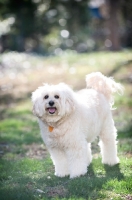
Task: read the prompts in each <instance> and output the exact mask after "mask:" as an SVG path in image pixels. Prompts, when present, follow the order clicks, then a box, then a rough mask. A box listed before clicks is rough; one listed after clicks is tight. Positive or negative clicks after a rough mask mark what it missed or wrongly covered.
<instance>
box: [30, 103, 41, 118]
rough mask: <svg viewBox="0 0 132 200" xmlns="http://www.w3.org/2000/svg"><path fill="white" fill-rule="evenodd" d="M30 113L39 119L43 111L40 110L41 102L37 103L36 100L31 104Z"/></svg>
mask: <svg viewBox="0 0 132 200" xmlns="http://www.w3.org/2000/svg"><path fill="white" fill-rule="evenodd" d="M32 112H33V114H34V115H35V116H37V117H38V118H41V117H42V116H43V110H42V106H41V102H39V100H36V101H35V102H34V103H33V109H32Z"/></svg>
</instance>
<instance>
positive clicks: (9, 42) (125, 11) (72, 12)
mask: <svg viewBox="0 0 132 200" xmlns="http://www.w3.org/2000/svg"><path fill="white" fill-rule="evenodd" d="M126 47H127V48H130V47H132V1H131V0H127V1H126V0H116V1H114V0H89V1H88V0H19V1H17V0H0V52H5V51H10V50H11V51H18V52H23V51H25V52H27V53H38V54H41V55H51V54H53V55H60V54H62V52H63V51H65V50H72V51H77V52H79V53H82V52H90V51H95V50H120V49H122V48H126Z"/></svg>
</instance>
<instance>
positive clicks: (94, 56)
mask: <svg viewBox="0 0 132 200" xmlns="http://www.w3.org/2000/svg"><path fill="white" fill-rule="evenodd" d="M130 55H131V51H128V52H119V53H118V52H117V53H102V52H101V53H91V54H88V55H87V54H82V55H78V56H77V55H76V54H75V55H73V54H68V55H63V56H62V57H60V58H59V57H54V58H47V59H45V60H42V58H41V59H40V61H39V62H42V61H44V62H45V64H46V63H47V65H49V63H50V64H51V65H53V64H54V68H55V69H56V68H58V65H61V63H62V62H67V63H68V65H70V66H71V67H74V68H75V71H76V73H75V74H74V73H73V74H72V73H71V74H68V71H65V73H64V74H62V77H64V80H66V82H68V83H70V84H72V85H73V88H74V89H79V88H80V86H82V85H83V84H82V79H84V74H86V73H88V72H90V71H96V70H98V71H100V69H101V71H102V72H104V73H106V74H107V73H109V72H110V71H112V70H114V69H116V70H115V73H114V74H113V76H114V77H115V79H118V80H119V81H120V80H121V82H122V83H124V85H125V94H124V96H116V104H115V107H117V110H115V111H113V115H114V119H115V123H116V126H117V129H118V141H119V142H118V154H119V157H120V164H119V165H115V166H113V167H109V166H107V165H103V164H102V163H101V157H100V154H99V147H98V146H97V141H96V142H95V143H94V144H93V146H92V150H93V161H92V164H91V165H90V166H89V167H88V172H87V174H86V175H85V176H81V177H79V178H75V179H69V177H65V178H58V177H56V176H54V166H53V164H52V161H51V159H50V156H49V154H48V152H47V151H46V148H45V146H44V144H43V141H42V139H41V137H40V134H39V127H38V123H37V119H36V118H35V117H34V116H33V114H32V105H31V102H30V99H27V98H25V99H23V100H21V101H20V100H19V101H16V100H15V101H14V102H13V105H12V102H11V104H9V105H7V104H6V103H5V104H4V103H3V104H1V107H0V110H1V115H0V117H1V121H0V156H1V158H0V200H48V199H54V200H57V199H62V200H76V199H78V200H86V199H87V200H99V199H102V200H111V199H114V200H124V199H126V200H127V199H128V200H129V199H132V145H131V144H132V126H131V119H132V115H131V113H132V112H131V111H132V99H131V94H132V93H131V84H130V82H125V81H124V79H123V78H124V77H126V76H129V74H130V72H131V68H132V66H131V64H130V65H129V66H127V67H124V68H122V67H121V68H120V69H118V70H117V68H118V65H119V63H122V62H124V61H126V60H129V59H130ZM35 59H36V58H35ZM64 60H65V61H64ZM108 60H109V61H110V60H111V63H108ZM117 61H118V62H117ZM35 62H36V63H37V62H38V61H37V60H36V61H35ZM105 62H106V63H108V65H109V69H108V68H105V64H104V63H105ZM90 63H91V64H90ZM63 64H64V63H63ZM80 66H82V67H80ZM34 67H35V66H34ZM69 69H70V68H69ZM72 70H73V69H72ZM75 71H74V70H73V72H75ZM34 74H35V73H33V74H31V75H30V76H31V77H32V78H31V80H33V77H34ZM54 75H55V74H54ZM36 76H37V74H36ZM57 77H58V75H55V76H53V79H54V80H55V79H57ZM49 78H51V76H50V75H49ZM38 79H39V77H38ZM47 79H48V77H47ZM35 80H36V79H35ZM55 82H56V81H55ZM20 86H21V85H18V87H20ZM18 91H19V90H18ZM27 92H28V93H29V91H27ZM1 98H4V96H1ZM2 102H4V99H3V101H2Z"/></svg>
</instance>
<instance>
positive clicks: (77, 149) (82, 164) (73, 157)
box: [67, 141, 90, 178]
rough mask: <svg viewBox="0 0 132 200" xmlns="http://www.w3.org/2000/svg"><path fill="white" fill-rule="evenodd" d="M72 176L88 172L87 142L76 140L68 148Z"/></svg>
mask: <svg viewBox="0 0 132 200" xmlns="http://www.w3.org/2000/svg"><path fill="white" fill-rule="evenodd" d="M74 142H75V141H74ZM67 157H68V165H69V170H70V178H75V177H79V176H81V175H84V174H86V173H87V166H88V165H89V164H90V162H89V159H88V149H87V142H80V141H78V142H75V143H74V144H73V146H71V147H70V148H69V149H68V150H67Z"/></svg>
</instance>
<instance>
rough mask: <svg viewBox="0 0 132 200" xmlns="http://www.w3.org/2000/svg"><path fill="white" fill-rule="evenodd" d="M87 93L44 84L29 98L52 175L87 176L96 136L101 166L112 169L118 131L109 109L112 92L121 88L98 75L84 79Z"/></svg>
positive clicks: (115, 157) (115, 161)
mask: <svg viewBox="0 0 132 200" xmlns="http://www.w3.org/2000/svg"><path fill="white" fill-rule="evenodd" d="M86 84H87V89H83V90H81V91H79V92H77V93H75V92H73V90H72V89H70V88H69V87H68V86H67V85H66V84H64V83H60V84H58V85H48V84H45V85H44V86H42V87H39V88H38V89H37V90H36V91H35V92H33V94H32V102H33V113H34V115H36V116H37V117H38V121H39V126H40V129H41V135H42V138H43V140H44V143H45V144H46V146H47V149H48V151H49V153H50V155H51V158H52V161H53V163H54V165H55V175H56V176H60V177H64V176H67V175H70V178H74V177H78V176H80V175H84V174H85V173H86V172H87V167H88V166H89V164H90V162H91V160H92V156H91V149H90V143H91V142H92V141H93V140H94V139H95V138H96V137H97V136H99V138H100V143H99V145H100V148H101V154H102V163H104V164H108V165H115V164H117V163H118V162H119V158H118V157H117V146H116V143H117V142H116V136H117V131H116V128H115V126H114V121H113V119H112V114H111V108H112V105H113V96H112V94H113V93H114V92H122V90H123V88H122V86H121V85H120V84H119V83H116V82H115V81H114V80H113V79H112V78H107V77H106V76H104V75H102V74H101V73H100V72H96V73H91V74H89V75H87V76H86Z"/></svg>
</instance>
